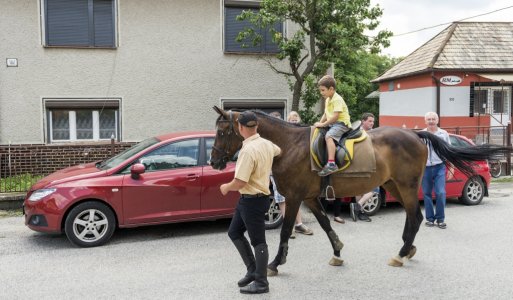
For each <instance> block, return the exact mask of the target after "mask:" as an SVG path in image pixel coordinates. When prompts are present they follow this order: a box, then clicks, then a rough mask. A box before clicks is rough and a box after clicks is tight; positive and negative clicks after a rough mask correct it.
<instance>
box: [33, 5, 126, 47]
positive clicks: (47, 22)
mask: <svg viewBox="0 0 513 300" xmlns="http://www.w3.org/2000/svg"><path fill="white" fill-rule="evenodd" d="M42 1H43V3H44V6H43V9H44V22H43V24H44V33H45V34H44V38H45V42H44V45H45V46H68V47H91V48H96V47H100V48H115V47H116V43H115V36H116V34H115V1H114V0H42Z"/></svg>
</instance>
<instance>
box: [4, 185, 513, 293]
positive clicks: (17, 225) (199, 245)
mask: <svg viewBox="0 0 513 300" xmlns="http://www.w3.org/2000/svg"><path fill="white" fill-rule="evenodd" d="M345 209H346V211H345V212H346V216H347V218H346V221H347V222H346V224H338V223H332V226H334V228H335V231H336V232H337V233H338V234H339V236H340V237H341V240H342V241H343V242H344V244H345V247H344V249H343V250H342V258H343V259H344V260H345V262H344V265H343V266H342V267H332V266H330V265H328V261H329V260H330V258H331V255H332V251H331V247H330V244H329V241H328V239H327V237H326V235H325V234H324V233H323V232H322V231H321V229H320V227H319V225H318V224H317V222H316V221H315V219H314V217H313V215H312V214H310V213H308V212H306V211H304V216H303V219H304V221H305V223H306V224H307V225H308V226H310V227H311V228H312V229H313V230H314V232H315V234H314V235H313V236H303V235H299V236H298V237H297V238H296V239H295V240H291V241H290V248H289V255H288V261H287V264H285V265H283V266H280V268H279V270H280V274H279V275H278V276H277V277H272V278H269V281H270V289H271V292H270V293H269V294H266V295H260V296H247V295H241V294H239V292H238V287H237V284H236V283H237V280H239V279H240V277H241V276H242V275H243V274H244V269H243V265H242V262H241V260H240V258H239V257H238V254H237V253H236V250H235V248H234V247H233V246H232V244H231V242H230V241H229V239H228V236H227V234H226V232H227V228H228V224H229V221H227V220H224V221H216V222H196V223H188V224H172V225H164V226H153V227H143V228H135V229H125V230H118V231H117V232H116V233H115V234H114V237H113V239H112V241H111V242H110V243H108V244H107V245H105V246H102V247H98V248H92V249H80V248H75V247H73V246H71V244H70V243H69V242H68V241H67V239H66V237H65V236H52V235H47V234H41V233H36V232H33V231H31V230H29V229H28V228H26V227H25V226H24V225H23V217H2V218H0V298H2V299H28V298H33V297H36V298H38V299H56V298H60V299H74V298H84V297H87V298H89V299H91V298H95V299H114V298H115V299H162V298H166V299H231V298H250V297H256V298H264V299H312V298H318V299H511V298H512V297H513V258H512V255H511V252H512V250H513V234H512V229H513V217H512V216H513V184H511V183H505V184H493V185H492V187H491V197H489V198H485V199H484V200H483V202H482V204H481V205H479V206H473V207H469V206H464V205H461V204H459V203H458V202H457V201H455V200H449V201H448V205H447V209H446V222H447V225H448V227H447V229H445V230H442V229H439V228H427V227H425V226H422V227H421V229H420V231H419V233H418V235H417V239H416V242H415V245H416V246H417V248H418V251H417V254H416V256H415V257H414V258H413V259H412V260H411V261H409V262H408V263H407V264H406V265H405V266H404V267H402V268H393V267H390V266H388V265H387V262H388V260H389V259H390V258H391V257H392V256H393V255H395V254H396V253H397V252H398V251H399V248H400V247H401V245H402V240H401V235H402V229H403V224H404V219H405V214H404V211H403V209H402V208H401V207H400V206H398V205H391V206H389V207H387V208H384V209H382V210H381V211H380V212H379V213H378V215H376V216H375V217H374V218H373V220H372V222H371V223H364V222H357V223H354V222H352V221H349V216H348V213H347V207H346V208H345ZM267 239H268V244H269V247H270V255H271V258H274V256H275V255H276V251H277V245H278V241H279V231H278V230H272V231H268V232H267Z"/></svg>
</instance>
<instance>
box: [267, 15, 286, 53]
mask: <svg viewBox="0 0 513 300" xmlns="http://www.w3.org/2000/svg"><path fill="white" fill-rule="evenodd" d="M273 27H274V30H276V31H277V32H281V33H283V23H281V22H280V23H278V24H274V26H273ZM264 51H265V52H266V53H278V52H280V49H279V48H278V44H275V43H273V36H272V33H271V31H270V30H267V31H266V34H265V44H264Z"/></svg>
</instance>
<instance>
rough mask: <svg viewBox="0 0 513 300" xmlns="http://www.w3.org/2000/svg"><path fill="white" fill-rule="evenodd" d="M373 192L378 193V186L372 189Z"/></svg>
mask: <svg viewBox="0 0 513 300" xmlns="http://www.w3.org/2000/svg"><path fill="white" fill-rule="evenodd" d="M372 192H373V193H378V194H379V186H378V187H377V188H375V189H373V190H372Z"/></svg>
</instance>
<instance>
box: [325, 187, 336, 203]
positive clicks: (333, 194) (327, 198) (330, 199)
mask: <svg viewBox="0 0 513 300" xmlns="http://www.w3.org/2000/svg"><path fill="white" fill-rule="evenodd" d="M330 190H331V196H332V197H330V196H329V195H328V191H330ZM335 199H336V198H335V190H334V189H333V186H331V185H328V186H327V187H326V200H328V201H333V200H335Z"/></svg>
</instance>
